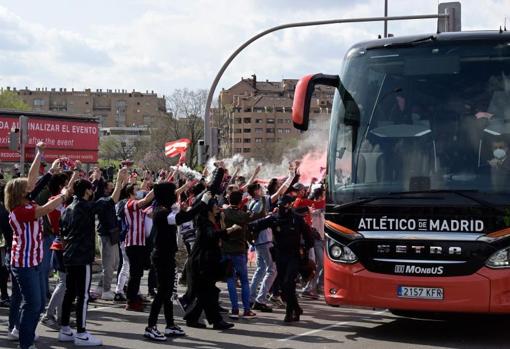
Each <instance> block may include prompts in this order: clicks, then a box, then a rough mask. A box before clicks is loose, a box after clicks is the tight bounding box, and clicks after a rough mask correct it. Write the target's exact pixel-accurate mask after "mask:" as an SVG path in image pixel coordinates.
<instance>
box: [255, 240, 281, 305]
mask: <svg viewBox="0 0 510 349" xmlns="http://www.w3.org/2000/svg"><path fill="white" fill-rule="evenodd" d="M272 246H273V244H272V243H267V244H263V245H258V246H255V251H256V252H257V269H256V270H255V273H254V274H253V277H252V279H251V284H250V300H251V301H252V302H257V303H261V304H266V303H267V294H268V293H269V289H270V288H271V286H273V282H274V280H275V279H276V264H275V263H274V261H273V257H272V256H271V252H270V251H269V249H270V248H271V247H272ZM259 285H260V289H259V291H258V293H257V288H258V287H259Z"/></svg>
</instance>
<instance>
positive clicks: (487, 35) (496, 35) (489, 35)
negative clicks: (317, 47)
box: [349, 30, 510, 50]
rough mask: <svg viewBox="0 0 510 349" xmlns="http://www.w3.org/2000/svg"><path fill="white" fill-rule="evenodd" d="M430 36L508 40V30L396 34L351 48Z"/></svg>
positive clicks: (440, 39)
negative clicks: (396, 35)
mask: <svg viewBox="0 0 510 349" xmlns="http://www.w3.org/2000/svg"><path fill="white" fill-rule="evenodd" d="M429 37H432V38H434V40H437V41H475V40H476V41H478V40H510V32H508V31H499V30H483V31H463V32H444V33H430V34H417V35H408V36H398V37H390V38H382V39H376V40H370V41H363V42H359V43H357V44H355V45H353V46H352V47H351V48H350V49H349V50H351V49H355V48H358V49H370V48H375V47H381V46H384V45H387V44H389V45H391V44H405V43H407V42H412V41H416V40H421V39H424V38H429Z"/></svg>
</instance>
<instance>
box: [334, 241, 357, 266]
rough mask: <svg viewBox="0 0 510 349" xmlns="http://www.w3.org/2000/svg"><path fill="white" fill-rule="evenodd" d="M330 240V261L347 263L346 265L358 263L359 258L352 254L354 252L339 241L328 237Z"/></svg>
mask: <svg viewBox="0 0 510 349" xmlns="http://www.w3.org/2000/svg"><path fill="white" fill-rule="evenodd" d="M327 239H328V245H327V252H328V257H329V259H331V260H333V261H335V262H339V263H346V264H352V263H356V262H357V261H358V257H356V255H355V254H354V252H352V250H351V249H350V248H349V247H347V246H345V245H343V244H341V243H339V242H338V241H336V240H334V239H332V238H331V237H329V236H328V237H327Z"/></svg>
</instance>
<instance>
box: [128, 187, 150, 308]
mask: <svg viewBox="0 0 510 349" xmlns="http://www.w3.org/2000/svg"><path fill="white" fill-rule="evenodd" d="M124 190H125V191H126V195H127V199H128V200H127V202H126V205H125V206H124V214H125V217H126V221H127V225H128V230H127V233H126V240H125V244H126V254H127V257H128V259H129V280H128V286H127V295H126V296H127V305H126V310H132V311H143V308H144V306H143V299H142V297H141V296H140V295H139V294H138V293H139V291H140V281H141V279H142V276H143V271H144V269H146V268H148V267H149V265H148V264H149V263H150V262H149V251H148V250H147V246H146V232H145V225H144V221H145V214H146V213H145V211H144V208H146V207H147V206H149V205H150V204H151V202H152V200H153V199H154V191H153V190H151V191H150V192H149V193H148V194H147V195H146V196H145V197H144V198H137V197H136V193H137V191H138V185H137V184H136V182H135V183H131V184H128V185H127V186H126V187H125V189H124Z"/></svg>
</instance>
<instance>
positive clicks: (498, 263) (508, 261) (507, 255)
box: [485, 247, 510, 268]
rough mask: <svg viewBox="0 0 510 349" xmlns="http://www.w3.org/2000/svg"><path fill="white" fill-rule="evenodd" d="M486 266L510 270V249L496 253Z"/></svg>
mask: <svg viewBox="0 0 510 349" xmlns="http://www.w3.org/2000/svg"><path fill="white" fill-rule="evenodd" d="M485 265H486V266H488V267H489V268H510V247H507V248H504V249H502V250H499V251H498V252H496V253H494V254H493V255H492V256H490V258H489V259H488V260H487V262H486V263H485Z"/></svg>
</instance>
